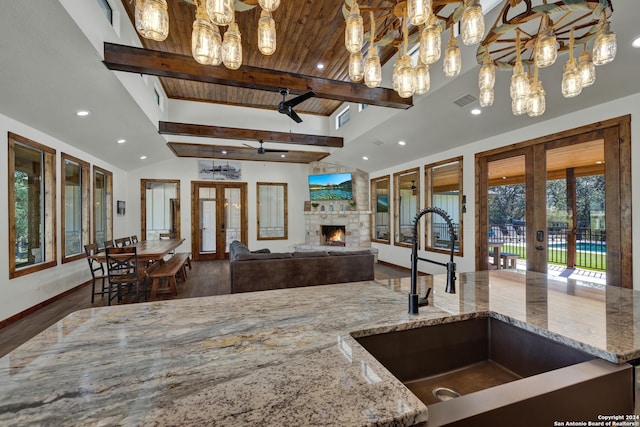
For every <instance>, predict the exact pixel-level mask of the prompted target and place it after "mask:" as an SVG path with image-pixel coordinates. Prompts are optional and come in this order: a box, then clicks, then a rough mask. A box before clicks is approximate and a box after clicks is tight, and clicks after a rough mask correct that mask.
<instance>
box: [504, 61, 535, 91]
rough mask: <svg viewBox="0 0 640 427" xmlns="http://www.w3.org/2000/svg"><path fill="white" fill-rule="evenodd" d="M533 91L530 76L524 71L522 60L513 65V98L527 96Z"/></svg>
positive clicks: (511, 88)
mask: <svg viewBox="0 0 640 427" xmlns="http://www.w3.org/2000/svg"><path fill="white" fill-rule="evenodd" d="M530 91H531V85H530V83H529V76H528V75H527V73H525V72H524V68H523V67H522V62H517V63H516V65H515V67H513V75H512V76H511V87H510V91H509V92H510V94H511V99H512V100H513V99H519V98H525V99H526V98H527V97H528V96H529V92H530Z"/></svg>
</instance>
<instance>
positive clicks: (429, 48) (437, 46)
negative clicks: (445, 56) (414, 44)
mask: <svg viewBox="0 0 640 427" xmlns="http://www.w3.org/2000/svg"><path fill="white" fill-rule="evenodd" d="M441 45H442V37H441V35H440V25H438V24H437V22H436V19H435V17H433V16H432V17H431V18H429V23H428V25H427V26H426V27H425V29H424V30H422V33H420V60H421V61H422V62H424V63H425V64H427V65H431V64H434V63H436V62H437V61H438V60H439V59H440V54H441Z"/></svg>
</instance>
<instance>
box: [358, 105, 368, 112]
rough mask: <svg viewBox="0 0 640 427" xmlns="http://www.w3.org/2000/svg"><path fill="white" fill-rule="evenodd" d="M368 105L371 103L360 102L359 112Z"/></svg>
mask: <svg viewBox="0 0 640 427" xmlns="http://www.w3.org/2000/svg"><path fill="white" fill-rule="evenodd" d="M368 106H369V104H358V112H360V111H362V110H364V109H365V108H367V107H368Z"/></svg>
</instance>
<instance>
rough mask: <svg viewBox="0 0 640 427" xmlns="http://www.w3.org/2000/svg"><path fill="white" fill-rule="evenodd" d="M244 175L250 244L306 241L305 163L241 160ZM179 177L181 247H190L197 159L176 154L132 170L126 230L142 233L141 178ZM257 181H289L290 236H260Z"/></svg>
mask: <svg viewBox="0 0 640 427" xmlns="http://www.w3.org/2000/svg"><path fill="white" fill-rule="evenodd" d="M240 164H241V167H242V177H241V179H240V181H238V182H246V183H247V204H248V207H249V209H248V221H249V230H248V233H249V235H248V244H249V248H251V249H259V248H265V247H268V248H269V249H271V250H272V251H275V252H281V251H283V252H284V251H290V250H293V245H294V244H295V243H304V214H303V211H304V201H305V200H309V186H308V183H307V175H308V170H309V169H308V166H307V165H306V164H290V163H268V162H240ZM141 179H179V180H180V193H181V194H180V219H181V222H180V232H181V237H182V238H184V239H186V240H185V242H184V243H183V244H182V246H181V247H180V248H179V250H183V251H192V248H191V236H190V234H191V210H192V209H191V182H192V181H200V179H199V178H198V159H191V158H175V159H171V160H167V161H165V162H163V163H159V164H154V165H152V166H149V167H146V168H140V169H136V170H134V171H131V172H130V173H129V188H130V190H129V191H130V193H131V197H130V198H129V200H128V202H127V214H126V220H127V230H129V233H130V234H138V235H140V234H141V230H140V190H139V188H140V180H141ZM256 182H286V183H287V184H288V185H287V191H288V205H289V210H288V214H289V230H288V237H289V238H288V240H261V241H258V240H257V238H256V236H257V211H256V208H255V206H256V204H257V190H256Z"/></svg>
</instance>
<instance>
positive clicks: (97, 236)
mask: <svg viewBox="0 0 640 427" xmlns="http://www.w3.org/2000/svg"><path fill="white" fill-rule="evenodd" d="M93 224H94V225H93V227H94V228H93V241H94V242H95V243H96V244H97V245H98V247H100V248H101V247H104V241H105V240H112V239H113V174H112V173H111V172H109V171H107V170H104V169H102V168H99V167H97V166H94V167H93Z"/></svg>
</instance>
